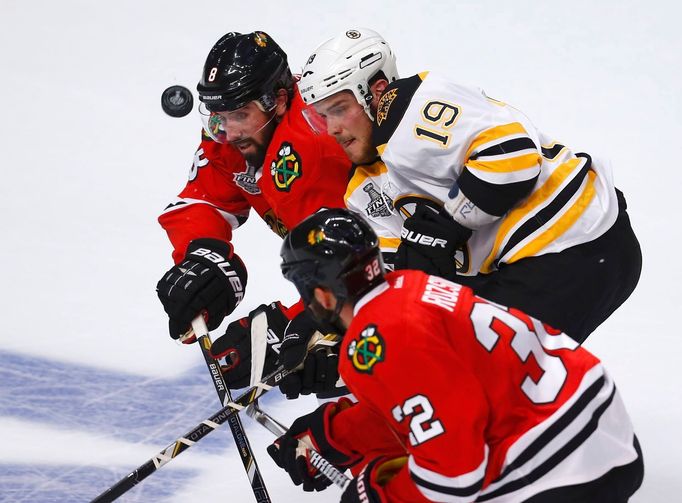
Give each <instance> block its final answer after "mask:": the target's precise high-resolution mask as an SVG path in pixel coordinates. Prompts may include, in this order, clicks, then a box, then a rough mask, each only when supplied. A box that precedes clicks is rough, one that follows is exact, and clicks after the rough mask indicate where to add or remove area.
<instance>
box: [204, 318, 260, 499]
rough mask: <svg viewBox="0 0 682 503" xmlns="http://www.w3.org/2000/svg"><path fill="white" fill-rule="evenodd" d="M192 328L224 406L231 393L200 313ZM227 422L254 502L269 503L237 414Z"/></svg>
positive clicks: (229, 400) (230, 398)
mask: <svg viewBox="0 0 682 503" xmlns="http://www.w3.org/2000/svg"><path fill="white" fill-rule="evenodd" d="M192 329H193V330H194V335H196V337H197V342H198V343H199V347H200V348H201V353H202V354H203V355H204V360H205V361H206V366H207V367H208V370H209V372H210V373H211V377H212V379H213V386H215V390H216V392H217V393H218V398H219V399H220V403H221V405H223V406H225V405H227V404H228V403H230V402H231V401H232V395H231V394H230V390H229V388H228V387H227V383H226V382H225V378H224V377H223V373H222V372H221V371H220V364H219V363H218V361H217V360H216V359H215V358H213V356H211V337H210V335H209V334H208V327H207V326H206V322H205V321H204V317H203V316H202V315H199V316H197V317H196V318H194V319H193V320H192ZM227 422H228V424H229V425H230V430H231V431H232V436H233V437H234V442H235V444H236V446H237V450H238V451H239V456H240V457H241V459H242V463H243V465H244V469H245V470H246V475H247V477H249V483H250V484H251V490H252V491H253V495H254V497H255V498H256V502H257V503H271V501H272V500H271V499H270V495H269V494H268V490H267V488H266V487H265V482H264V481H263V476H262V475H261V472H260V469H259V468H258V463H256V458H255V456H254V455H253V450H252V449H251V445H250V444H249V439H248V438H247V436H246V432H245V431H244V426H243V425H242V422H241V420H240V419H239V416H238V415H236V414H234V415H232V416H230V417H229V419H228V420H227Z"/></svg>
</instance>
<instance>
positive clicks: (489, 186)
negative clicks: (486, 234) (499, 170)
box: [457, 166, 539, 217]
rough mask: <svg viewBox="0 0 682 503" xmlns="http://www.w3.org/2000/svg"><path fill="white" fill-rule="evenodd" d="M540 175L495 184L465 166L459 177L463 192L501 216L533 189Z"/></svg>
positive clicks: (471, 199)
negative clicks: (518, 180)
mask: <svg viewBox="0 0 682 503" xmlns="http://www.w3.org/2000/svg"><path fill="white" fill-rule="evenodd" d="M538 176H539V175H536V176H534V177H533V178H531V179H529V180H524V181H522V182H514V183H505V184H502V185H500V184H495V183H490V182H486V181H483V180H481V179H480V178H478V177H477V176H476V175H474V174H473V173H471V171H469V169H468V168H467V167H466V166H465V167H464V170H463V171H462V174H461V175H459V178H458V179H457V185H458V186H459V189H460V190H461V191H462V193H463V194H464V195H465V196H466V197H467V198H468V199H469V200H470V201H471V202H472V203H474V204H475V205H476V206H478V207H479V208H480V209H482V210H483V211H485V212H486V213H487V214H489V215H494V216H496V217H501V216H502V215H504V214H505V213H507V212H508V211H509V210H510V209H511V208H512V207H513V206H514V205H515V204H516V203H518V202H519V201H520V200H521V199H523V198H524V197H526V196H527V195H528V194H530V192H531V191H532V190H533V187H534V186H535V182H536V181H537V179H538Z"/></svg>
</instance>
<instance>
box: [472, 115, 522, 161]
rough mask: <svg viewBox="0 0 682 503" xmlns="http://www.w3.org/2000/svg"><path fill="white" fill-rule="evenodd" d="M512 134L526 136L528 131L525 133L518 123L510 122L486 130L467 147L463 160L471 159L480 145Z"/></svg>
mask: <svg viewBox="0 0 682 503" xmlns="http://www.w3.org/2000/svg"><path fill="white" fill-rule="evenodd" d="M513 134H524V135H526V136H527V135H528V131H526V129H525V128H524V127H523V126H522V125H521V123H520V122H512V123H510V124H504V125H502V126H495V127H493V128H490V129H486V130H485V131H483V132H481V133H480V134H479V135H478V136H477V137H476V138H474V140H473V141H472V142H471V145H469V148H468V149H467V153H466V156H465V157H464V158H465V159H469V157H471V153H472V152H473V151H474V150H476V149H477V148H478V147H480V146H481V145H485V144H486V143H490V142H491V141H494V140H499V139H501V138H504V137H505V136H509V135H513Z"/></svg>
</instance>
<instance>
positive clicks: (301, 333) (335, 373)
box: [279, 311, 348, 399]
mask: <svg viewBox="0 0 682 503" xmlns="http://www.w3.org/2000/svg"><path fill="white" fill-rule="evenodd" d="M317 331H319V328H318V324H317V323H316V322H315V320H313V318H312V317H311V315H310V314H309V313H308V312H307V311H303V312H302V313H300V314H299V315H298V316H296V317H295V318H294V319H292V320H291V322H290V323H289V326H288V327H287V328H286V331H285V333H284V342H283V343H282V347H281V349H280V357H279V361H280V363H281V364H282V365H284V367H285V368H286V369H288V370H292V369H295V368H296V367H298V366H299V365H301V364H303V368H302V369H300V370H298V371H297V372H293V373H291V374H288V375H287V376H285V377H284V378H283V379H282V382H281V383H280V385H279V390H280V391H281V392H282V393H283V394H284V395H286V397H287V398H289V399H293V398H298V396H299V395H309V394H311V393H315V394H317V397H318V398H331V397H336V396H341V395H346V394H348V389H347V388H346V387H345V385H344V384H343V381H339V369H338V366H339V354H338V347H339V345H337V346H334V347H333V348H329V347H325V348H320V349H316V350H314V351H311V352H310V353H309V352H308V343H309V342H310V339H311V338H312V337H313V335H314V334H315V332H317Z"/></svg>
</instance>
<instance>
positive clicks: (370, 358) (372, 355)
mask: <svg viewBox="0 0 682 503" xmlns="http://www.w3.org/2000/svg"><path fill="white" fill-rule="evenodd" d="M348 358H349V359H350V361H351V363H352V364H353V368H354V369H355V370H357V371H358V372H362V373H364V374H371V373H372V369H373V368H374V366H375V365H376V364H377V363H380V362H383V361H384V359H385V358H386V344H385V343H384V339H383V337H382V336H381V334H380V333H379V331H378V330H377V327H376V325H367V327H365V329H364V330H363V331H362V332H360V338H359V339H354V340H352V341H351V342H350V344H349V345H348Z"/></svg>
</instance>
